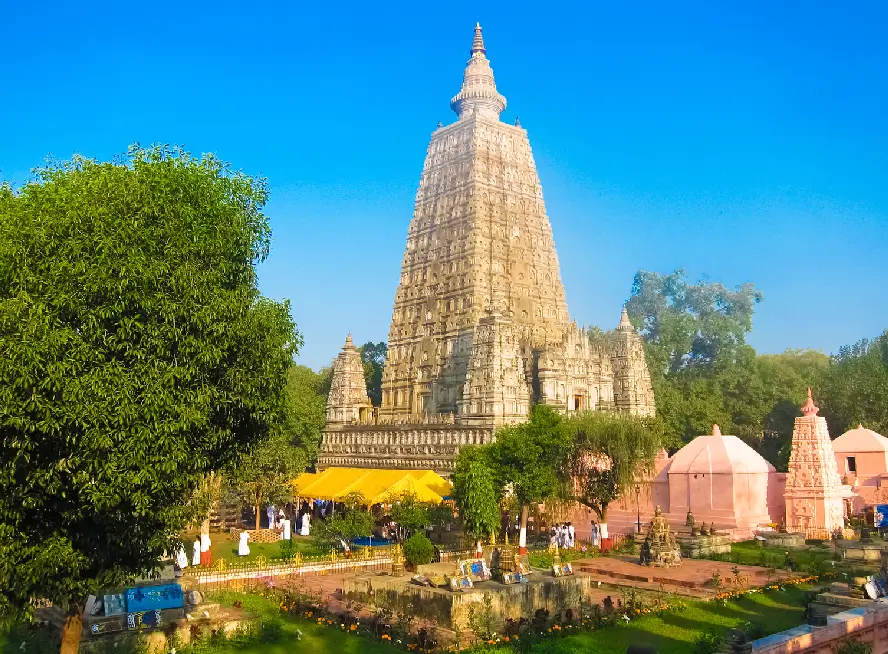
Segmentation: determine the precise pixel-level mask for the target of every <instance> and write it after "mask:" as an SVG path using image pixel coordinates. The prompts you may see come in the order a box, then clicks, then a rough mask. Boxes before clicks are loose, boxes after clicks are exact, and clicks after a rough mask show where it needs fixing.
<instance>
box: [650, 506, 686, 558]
mask: <svg viewBox="0 0 888 654" xmlns="http://www.w3.org/2000/svg"><path fill="white" fill-rule="evenodd" d="M640 558H641V564H642V565H651V566H655V567H659V568H670V567H673V566H677V565H681V550H680V549H679V547H678V543H677V542H676V540H675V535H674V534H673V533H672V531H671V530H670V529H669V523H668V522H666V518H664V517H663V511H662V510H661V509H660V506H659V505H657V510H656V511H654V518H653V520H651V522H650V525H648V532H647V536H645V539H644V543H643V544H642V546H641V557H640Z"/></svg>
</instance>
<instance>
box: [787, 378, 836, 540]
mask: <svg viewBox="0 0 888 654" xmlns="http://www.w3.org/2000/svg"><path fill="white" fill-rule="evenodd" d="M819 410H820V409H818V408H817V407H816V406H815V405H814V400H813V398H812V397H811V389H808V401H807V402H805V405H804V406H803V407H802V414H803V415H802V416H800V417H798V418H796V419H795V428H794V429H793V432H792V452H791V453H790V455H789V473H788V474H787V475H786V490H785V491H784V497H785V498H786V524H787V526H788V527H789V528H790V529H793V528H796V529H809V528H820V529H827V530H830V531H832V530H833V529H841V528H842V527H844V524H845V522H844V508H843V506H844V500H843V498H844V497H846V496H847V495H848V494H849V492H850V489H848V488H847V487H845V486H842V480H841V478H840V477H839V468H838V466H837V464H836V457H835V455H834V454H833V449H832V441H831V440H830V438H829V430H828V428H827V426H826V419H825V418H823V417H822V416H818V415H817V412H818V411H819Z"/></svg>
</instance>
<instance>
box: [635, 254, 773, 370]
mask: <svg viewBox="0 0 888 654" xmlns="http://www.w3.org/2000/svg"><path fill="white" fill-rule="evenodd" d="M761 301H762V294H761V291H759V290H757V289H756V288H755V286H753V285H752V284H749V283H746V284H742V285H741V286H738V287H737V288H735V289H734V290H731V289H729V288H727V287H726V286H725V285H724V284H721V283H718V282H708V281H701V282H699V283H697V284H690V283H689V282H688V279H687V273H686V272H685V271H684V270H682V269H678V270H676V271H675V272H673V273H670V274H668V275H660V274H658V273H654V272H648V271H646V270H639V271H638V272H637V273H636V275H635V280H634V281H633V284H632V297H631V298H630V299H629V302H627V304H626V309H627V311H628V312H629V317H630V319H631V320H632V324H633V325H635V327H636V328H637V329H638V330H639V331H640V333H641V335H642V336H643V337H644V339H645V342H646V343H647V344H648V348H647V353H648V359H649V361H648V363H649V365H650V367H651V372H652V373H656V374H658V375H659V374H667V375H668V374H674V373H676V372H678V371H680V370H683V369H685V368H694V367H700V366H702V367H707V366H711V365H713V364H714V362H715V361H717V360H719V359H730V358H732V357H733V356H734V355H735V354H736V353H737V352H738V351H739V350H740V348H742V347H743V346H744V345H745V344H746V334H747V333H748V332H749V331H750V330H751V329H752V315H753V312H754V311H755V305H756V304H758V303H759V302H761Z"/></svg>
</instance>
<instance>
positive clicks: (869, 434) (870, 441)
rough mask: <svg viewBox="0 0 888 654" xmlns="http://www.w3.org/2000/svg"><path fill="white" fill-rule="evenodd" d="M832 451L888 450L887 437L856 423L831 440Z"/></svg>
mask: <svg viewBox="0 0 888 654" xmlns="http://www.w3.org/2000/svg"><path fill="white" fill-rule="evenodd" d="M832 446H833V452H842V453H844V454H853V453H855V452H888V438H885V437H884V436H882V435H881V434H877V433H876V432H874V431H873V430H872V429H867V428H866V427H864V426H863V425H857V427H856V428H855V429H849V430H848V431H846V432H845V433H844V434H842V435H841V436H839V437H838V438H837V439H836V440H834V441H833V442H832Z"/></svg>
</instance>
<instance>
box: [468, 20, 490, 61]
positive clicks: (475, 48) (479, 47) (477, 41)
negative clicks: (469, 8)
mask: <svg viewBox="0 0 888 654" xmlns="http://www.w3.org/2000/svg"><path fill="white" fill-rule="evenodd" d="M476 52H480V53H481V54H487V50H485V49H484V37H483V36H481V23H475V38H474V39H473V40H472V50H471V52H470V53H469V54H475V53H476Z"/></svg>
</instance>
